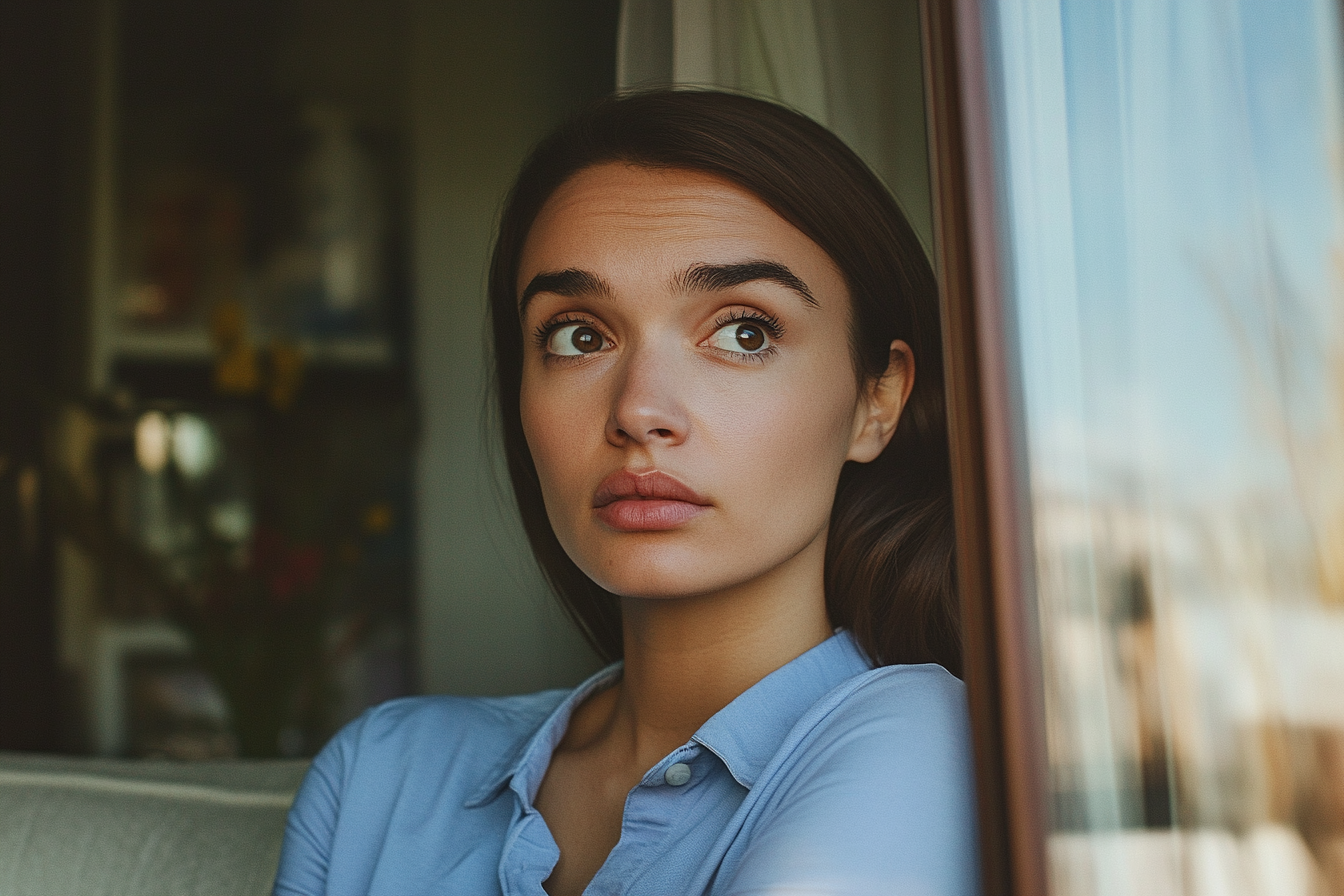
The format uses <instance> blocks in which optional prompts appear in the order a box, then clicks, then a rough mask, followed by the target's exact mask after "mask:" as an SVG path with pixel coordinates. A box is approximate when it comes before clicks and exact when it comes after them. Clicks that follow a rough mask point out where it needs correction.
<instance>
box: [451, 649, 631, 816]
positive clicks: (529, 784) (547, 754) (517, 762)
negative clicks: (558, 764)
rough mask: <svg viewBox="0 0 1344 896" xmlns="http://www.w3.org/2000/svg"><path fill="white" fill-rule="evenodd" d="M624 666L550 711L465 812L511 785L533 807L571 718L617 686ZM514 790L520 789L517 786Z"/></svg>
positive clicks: (498, 767) (614, 667)
mask: <svg viewBox="0 0 1344 896" xmlns="http://www.w3.org/2000/svg"><path fill="white" fill-rule="evenodd" d="M622 665H623V664H622V663H620V662H615V663H612V664H611V665H610V666H607V667H606V668H605V669H601V670H599V671H598V672H596V673H594V674H593V675H591V676H590V677H589V678H588V679H587V680H586V681H584V682H583V684H581V685H579V686H578V687H577V688H575V689H574V690H573V691H572V692H571V693H570V695H569V696H568V697H566V698H565V699H564V700H563V701H562V702H561V703H560V705H559V706H557V707H556V708H555V709H553V710H552V711H551V714H550V715H549V716H547V717H546V721H544V722H542V723H541V727H540V728H538V729H537V731H536V733H535V734H533V735H532V736H531V737H530V738H528V739H527V740H524V741H522V742H521V743H520V744H519V745H518V747H517V748H516V749H514V750H513V751H511V752H508V753H505V754H504V755H503V756H502V757H501V758H500V760H499V762H498V763H497V764H496V765H495V767H494V769H493V770H492V771H491V772H490V773H489V774H488V775H486V776H485V780H484V781H483V782H482V784H481V786H480V787H479V788H477V789H476V790H474V791H472V793H471V795H470V796H469V797H468V798H467V801H466V803H465V806H466V808H468V809H474V808H476V807H477V806H484V805H485V804H486V803H488V802H490V801H491V800H493V799H494V798H495V797H496V796H498V795H499V792H500V791H501V790H503V789H504V787H505V785H507V784H509V783H510V782H517V783H518V784H521V785H522V787H523V788H524V789H526V790H527V793H526V804H527V805H531V804H532V800H534V799H535V798H536V796H537V789H538V788H540V787H541V779H542V777H543V776H545V774H546V769H547V767H548V766H549V765H550V764H551V754H552V753H554V752H555V748H556V747H557V746H558V745H559V744H560V741H561V739H562V738H563V737H564V736H565V731H566V729H568V728H569V717H570V716H571V715H573V714H574V710H575V708H576V707H578V705H579V704H580V703H582V702H583V701H584V700H587V699H588V698H589V697H590V696H592V695H593V694H595V693H597V692H598V691H601V690H604V689H605V688H608V687H610V686H611V685H612V684H614V683H615V681H616V679H618V678H620V677H621V668H622ZM515 789H518V788H517V786H515Z"/></svg>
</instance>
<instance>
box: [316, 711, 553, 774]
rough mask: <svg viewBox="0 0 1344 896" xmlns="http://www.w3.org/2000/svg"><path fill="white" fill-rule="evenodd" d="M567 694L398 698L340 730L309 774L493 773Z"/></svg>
mask: <svg viewBox="0 0 1344 896" xmlns="http://www.w3.org/2000/svg"><path fill="white" fill-rule="evenodd" d="M568 693H569V692H568V691H543V692H541V693H537V694H526V695H522V696H516V697H448V696H429V697H403V698H400V699H397V700H389V701H388V702H386V703H381V704H379V705H378V706H375V707H373V708H372V709H369V710H366V711H365V712H364V714H363V715H361V716H360V717H359V718H357V719H355V720H354V721H353V722H351V723H350V724H348V725H346V726H345V727H344V728H342V729H341V730H340V731H339V732H338V733H337V734H336V736H335V737H333V738H332V739H331V741H330V742H329V743H328V744H327V746H326V747H325V748H324V749H323V751H322V753H321V754H319V756H318V758H317V759H316V760H314V766H319V765H326V766H328V767H329V769H330V770H331V771H336V769H337V768H339V769H340V770H341V772H343V773H344V774H343V777H344V776H345V774H348V773H349V772H351V771H354V770H356V769H367V770H369V771H372V772H380V773H382V774H380V775H379V776H380V777H381V776H383V775H384V774H386V773H389V772H394V771H395V772H398V773H402V774H404V773H407V772H412V773H413V772H417V771H423V770H424V769H423V768H422V766H424V765H425V764H435V765H439V766H443V765H452V764H459V765H460V764H471V765H477V766H479V765H481V764H485V765H493V764H495V763H497V762H498V761H499V760H500V759H501V757H502V756H506V755H508V754H510V753H511V752H513V751H514V750H516V749H517V748H518V747H520V746H521V745H522V744H523V743H524V742H526V740H527V739H528V738H529V737H531V736H532V734H533V733H535V732H536V730H537V728H538V727H540V725H541V724H542V722H544V721H545V720H546V717H547V716H548V715H550V713H551V712H552V711H553V710H554V709H555V707H556V706H558V705H559V704H560V703H561V701H563V700H564V698H565V696H566V695H567V694H568Z"/></svg>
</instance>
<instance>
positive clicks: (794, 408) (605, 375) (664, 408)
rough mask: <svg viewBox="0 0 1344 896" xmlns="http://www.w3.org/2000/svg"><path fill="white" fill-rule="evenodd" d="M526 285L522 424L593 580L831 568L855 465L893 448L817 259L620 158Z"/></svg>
mask: <svg viewBox="0 0 1344 896" xmlns="http://www.w3.org/2000/svg"><path fill="white" fill-rule="evenodd" d="M518 293H519V295H520V296H521V297H522V299H521V301H522V322H523V323H522V325H523V331H524V332H523V336H524V353H523V357H524V360H523V378H522V395H521V412H522V422H523V429H524V433H525V435H526V438H527V444H528V447H529V448H530V449H531V452H532V458H533V460H534V462H535V464H536V468H537V473H538V475H539V476H540V479H541V487H542V494H543V496H544V498H545V503H546V512H547V515H548V516H549V518H550V522H551V526H552V527H553V528H554V530H555V533H556V536H557V537H558V538H559V540H560V544H561V545H562V546H563V547H564V549H565V551H566V552H567V553H568V554H569V556H570V557H571V558H572V559H573V560H574V562H575V563H576V564H577V565H578V567H579V568H580V569H582V570H583V571H584V572H585V573H586V574H587V575H588V576H589V577H591V578H592V579H593V580H594V581H596V582H597V583H598V584H600V585H601V586H602V587H604V588H606V589H607V590H609V591H611V592H614V593H616V594H620V595H624V596H628V597H678V596H690V595H699V594H707V593H713V592H718V591H722V590H724V589H731V588H734V587H738V586H743V585H748V584H750V583H753V582H757V581H758V580H761V579H762V578H763V577H764V578H766V579H767V580H768V578H769V577H770V576H772V575H774V576H778V575H780V574H781V573H782V572H783V571H786V570H788V569H790V568H792V567H795V566H798V565H799V563H800V562H801V558H811V559H812V560H814V561H815V562H814V563H812V562H809V563H806V564H803V565H805V566H806V567H807V568H809V569H811V568H812V567H813V566H815V573H814V574H815V575H818V576H819V575H820V568H821V566H820V564H821V557H822V556H824V550H825V538H826V531H827V525H828V522H829V517H830V512H831V503H832V500H833V498H834V495H835V487H836V482H837V479H838V477H839V474H840V468H841V466H842V465H843V464H844V462H845V461H846V460H847V459H851V458H852V459H856V460H870V459H872V458H873V457H875V456H876V455H877V454H878V453H880V451H881V449H882V447H885V444H886V441H887V439H888V438H889V437H890V432H889V431H888V430H889V428H888V430H882V431H880V432H876V433H875V432H874V425H873V423H872V418H873V411H872V407H871V404H872V402H871V401H870V399H869V398H868V397H867V394H868V391H869V390H866V389H865V390H860V388H859V385H858V383H857V382H856V377H855V374H854V368H853V364H852V361H851V356H850V349H849V317H850V302H849V296H848V291H847V289H846V287H845V283H844V280H843V278H842V277H841V275H840V273H839V271H838V270H837V269H836V268H835V266H834V264H833V262H832V261H831V259H830V257H829V256H828V255H827V254H826V253H825V252H823V251H822V250H821V249H820V248H819V247H818V246H817V245H816V244H815V243H813V242H812V241H811V240H810V239H809V238H808V237H806V236H804V235H803V234H802V233H801V232H800V231H799V230H797V229H796V228H794V227H793V226H792V225H791V224H789V223H788V222H786V221H785V220H784V219H782V218H780V217H779V216H778V215H776V214H775V213H774V212H773V211H772V210H771V209H770V208H769V207H768V206H767V205H765V204H764V203H763V202H761V200H759V199H757V198H756V197H755V196H754V195H752V194H750V193H748V192H746V191H744V190H742V189H741V188H739V187H737V186H735V185H733V184H731V183H729V182H727V181H724V180H721V179H718V178H716V177H713V176H710V175H707V174H703V173H698V172H692V171H682V170H655V169H649V168H642V167H637V166H632V165H627V164H619V163H610V164H603V165H599V166H595V167H592V168H589V169H585V170H584V171H581V172H580V173H578V174H577V175H575V176H574V177H573V178H571V179H570V180H569V181H567V182H566V183H565V184H564V185H563V186H561V187H560V189H559V190H557V191H556V193H555V194H554V195H553V196H552V197H551V199H550V200H549V201H548V202H547V203H546V205H545V207H544V208H543V209H542V211H541V213H540V214H539V215H538V217H537V219H536V222H535V223H534V224H533V226H532V229H531V231H530V233H529V235H528V238H527V241H526V243H525V245H524V248H523V253H522V258H521V263H520V268H519V281H518ZM904 370H905V368H902V371H904ZM907 378H908V377H907ZM897 386H898V387H899V391H900V394H901V397H902V398H903V397H904V395H905V394H906V392H907V388H906V387H907V386H908V384H907V383H900V384H897ZM861 391H862V392H863V394H861ZM895 413H896V414H899V407H897V408H896V409H895ZM889 422H890V426H891V427H894V425H895V419H894V416H893V417H892V419H891V420H890V421H889ZM878 429H879V430H881V429H882V427H878Z"/></svg>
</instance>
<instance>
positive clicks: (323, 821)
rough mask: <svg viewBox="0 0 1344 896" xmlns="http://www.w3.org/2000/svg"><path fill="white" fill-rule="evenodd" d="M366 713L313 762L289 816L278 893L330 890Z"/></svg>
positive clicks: (309, 894) (302, 895)
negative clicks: (339, 825) (351, 761)
mask: <svg viewBox="0 0 1344 896" xmlns="http://www.w3.org/2000/svg"><path fill="white" fill-rule="evenodd" d="M363 721H364V717H361V718H359V719H357V720H355V721H354V722H351V723H350V724H349V725H347V726H345V728H343V729H341V731H339V732H338V733H337V734H336V736H335V737H333V738H332V739H331V740H330V741H329V742H328V743H327V745H326V746H325V747H323V748H322V752H320V753H318V754H317V758H315V759H314V760H313V764H312V765H311V766H309V768H308V773H307V774H306V775H305V776H304V779H303V783H302V784H300V785H299V791H298V793H297V794H296V795H295V797H294V804H293V805H292V806H291V807H290V809H289V817H288V819H287V820H286V822H285V839H284V843H283V844H282V845H281V847H280V866H279V869H278V870H277V872H276V877H275V887H274V888H273V891H272V892H273V893H274V896H320V894H323V893H325V892H326V891H327V868H328V865H329V862H330V859H331V849H332V842H333V840H334V838H335V835H336V820H337V816H338V815H339V814H340V808H341V791H342V787H343V782H344V780H345V771H346V760H347V758H348V757H349V756H350V755H351V753H352V752H353V745H354V743H355V741H356V740H357V738H358V736H359V730H360V729H361V728H362V727H363V724H362V723H363Z"/></svg>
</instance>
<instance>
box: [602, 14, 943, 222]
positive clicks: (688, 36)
mask: <svg viewBox="0 0 1344 896" xmlns="http://www.w3.org/2000/svg"><path fill="white" fill-rule="evenodd" d="M617 41H618V44H617V52H616V79H617V84H618V86H619V87H620V88H622V89H629V88H638V87H651V86H660V85H668V84H678V85H701V86H714V87H724V88H730V89H734V90H741V91H745V92H747V93H753V94H757V95H760V96H765V97H770V98H772V99H775V100H778V101H779V102H782V103H785V104H786V105H789V106H792V107H793V108H795V109H798V110H799V111H801V112H803V113H805V114H806V115H809V116H811V117H812V118H814V119H816V120H817V121H819V122H821V123H822V124H824V125H826V126H827V127H829V128H830V129H831V130H833V131H835V132H836V133H837V134H839V135H840V136H841V137H842V138H843V139H844V140H845V141H846V142H847V143H849V145H850V146H852V147H853V148H854V150H855V151H856V152H858V154H859V155H860V156H862V157H863V158H864V160H865V161H867V162H868V164H869V165H870V166H871V167H872V168H873V170H874V171H876V172H877V173H878V175H879V176H880V177H882V179H883V180H884V181H886V183H887V186H888V187H890V188H891V191H892V192H893V193H894V194H895V195H896V198H897V200H898V201H899V202H900V203H901V207H902V208H903V209H904V210H905V212H906V214H907V215H908V216H909V217H910V221H911V223H912V224H913V225H914V227H915V230H916V232H918V233H919V235H920V238H921V239H922V240H923V241H924V245H925V247H926V248H930V247H931V245H932V244H931V238H932V237H931V234H932V216H931V210H930V202H929V180H928V155H927V150H926V147H925V130H924V101H923V81H922V78H921V63H920V37H919V8H918V2H917V0H898V2H890V0H624V2H623V3H622V5H621V20H620V30H619V33H618V37H617Z"/></svg>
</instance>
